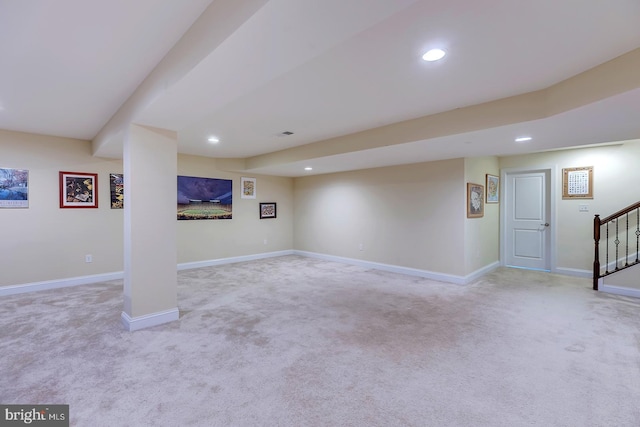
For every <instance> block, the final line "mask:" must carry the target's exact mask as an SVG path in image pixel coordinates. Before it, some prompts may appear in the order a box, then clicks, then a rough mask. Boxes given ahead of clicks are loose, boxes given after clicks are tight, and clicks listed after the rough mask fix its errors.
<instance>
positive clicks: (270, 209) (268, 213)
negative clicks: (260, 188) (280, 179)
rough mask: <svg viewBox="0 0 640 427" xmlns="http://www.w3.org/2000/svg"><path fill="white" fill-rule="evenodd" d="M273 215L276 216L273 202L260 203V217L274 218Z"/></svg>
mask: <svg viewBox="0 0 640 427" xmlns="http://www.w3.org/2000/svg"><path fill="white" fill-rule="evenodd" d="M275 217H276V204H275V203H260V219H264V218H275Z"/></svg>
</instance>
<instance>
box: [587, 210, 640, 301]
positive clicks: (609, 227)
mask: <svg viewBox="0 0 640 427" xmlns="http://www.w3.org/2000/svg"><path fill="white" fill-rule="evenodd" d="M639 214H640V202H638V203H634V204H633V205H631V206H628V207H626V208H624V209H621V210H619V211H618V212H616V213H614V214H613V215H609V216H608V217H606V218H604V219H600V215H596V216H595V218H593V240H594V243H595V253H594V258H593V290H594V291H597V290H598V282H599V281H600V279H601V278H603V277H605V276H608V275H610V274H613V273H616V272H618V271H621V270H624V269H626V268H629V267H632V266H634V265H636V264H640V259H639V258H638V257H639V254H640V215H639ZM621 222H622V225H621ZM629 223H631V227H632V228H631V229H629ZM634 223H635V224H634ZM621 226H622V228H624V229H623V230H622V231H621V230H620V228H621ZM634 226H635V228H633V227H634ZM603 231H604V236H605V238H604V241H605V251H604V252H605V264H604V269H603V268H602V267H601V266H600V238H601V236H602V232H603ZM611 239H613V240H611ZM633 240H635V254H634V253H633V252H632V253H631V255H629V248H630V247H631V248H632V249H631V250H633ZM612 245H613V247H612ZM610 249H611V250H610ZM614 249H615V251H614ZM614 252H615V254H614ZM621 252H624V256H623V254H622V253H621ZM610 255H611V257H613V261H612V262H611V263H610V262H609V257H610ZM634 256H635V260H634V259H633V257H634ZM603 270H604V271H603Z"/></svg>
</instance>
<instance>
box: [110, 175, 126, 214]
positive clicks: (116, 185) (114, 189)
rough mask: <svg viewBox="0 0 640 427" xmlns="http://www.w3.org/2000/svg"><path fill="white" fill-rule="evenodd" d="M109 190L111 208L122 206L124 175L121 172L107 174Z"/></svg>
mask: <svg viewBox="0 0 640 427" xmlns="http://www.w3.org/2000/svg"><path fill="white" fill-rule="evenodd" d="M109 188H110V190H111V209H122V208H124V176H123V175H122V174H121V173H110V174H109Z"/></svg>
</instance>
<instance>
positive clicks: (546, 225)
mask: <svg viewBox="0 0 640 427" xmlns="http://www.w3.org/2000/svg"><path fill="white" fill-rule="evenodd" d="M540 225H542V226H543V227H548V226H549V223H548V222H545V223H544V224H540Z"/></svg>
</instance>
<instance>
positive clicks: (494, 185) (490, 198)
mask: <svg viewBox="0 0 640 427" xmlns="http://www.w3.org/2000/svg"><path fill="white" fill-rule="evenodd" d="M499 202H500V178H498V177H497V176H495V175H489V174H487V203H499Z"/></svg>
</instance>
